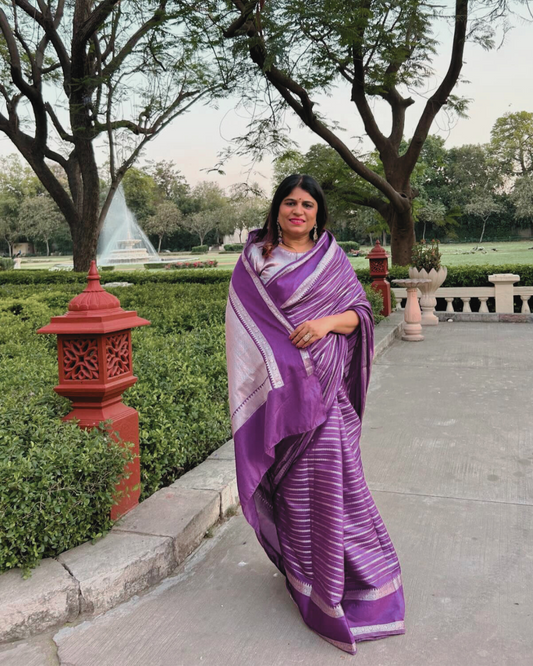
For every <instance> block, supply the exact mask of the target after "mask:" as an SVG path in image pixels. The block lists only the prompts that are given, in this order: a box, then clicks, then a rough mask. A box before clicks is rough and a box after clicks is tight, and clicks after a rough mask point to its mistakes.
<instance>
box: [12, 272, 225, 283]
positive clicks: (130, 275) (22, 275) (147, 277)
mask: <svg viewBox="0 0 533 666" xmlns="http://www.w3.org/2000/svg"><path fill="white" fill-rule="evenodd" d="M100 276H101V277H100V282H101V283H102V284H106V283H107V282H130V283H132V284H147V283H150V284H152V283H154V282H161V283H170V284H172V283H174V284H177V283H184V282H193V283H196V284H224V283H228V282H229V280H230V278H231V270H220V269H217V270H216V271H215V270H212V269H209V268H205V269H198V268H191V269H184V270H181V271H116V270H115V271H113V274H112V275H111V274H110V275H106V274H105V273H101V274H100ZM83 283H87V274H86V273H74V271H45V270H17V271H3V272H1V273H0V285H3V284H5V285H7V284H20V285H23V284H28V285H31V284H78V285H79V284H83Z"/></svg>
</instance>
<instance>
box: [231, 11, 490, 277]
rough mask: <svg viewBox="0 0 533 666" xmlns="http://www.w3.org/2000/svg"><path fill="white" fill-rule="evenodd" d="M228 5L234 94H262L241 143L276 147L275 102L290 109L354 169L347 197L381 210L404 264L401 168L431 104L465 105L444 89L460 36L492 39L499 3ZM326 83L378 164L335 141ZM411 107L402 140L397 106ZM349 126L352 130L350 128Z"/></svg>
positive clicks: (406, 191) (459, 57)
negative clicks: (440, 35) (444, 35)
mask: <svg viewBox="0 0 533 666" xmlns="http://www.w3.org/2000/svg"><path fill="white" fill-rule="evenodd" d="M231 4H232V5H233V7H234V9H235V14H234V16H233V20H232V21H231V22H228V23H227V24H226V29H225V32H224V34H225V37H226V38H227V39H229V40H232V42H233V44H234V49H235V53H236V55H237V56H240V57H241V58H242V59H243V64H242V67H243V71H244V72H245V74H246V76H244V81H243V84H242V94H243V95H244V96H245V97H246V98H247V99H248V100H250V102H253V103H254V104H255V105H257V104H260V103H261V102H262V101H264V100H265V99H267V100H268V102H269V104H267V105H266V108H265V110H264V112H263V113H262V114H261V113H259V112H257V111H256V112H255V115H254V117H253V118H252V120H251V123H250V125H249V127H248V128H247V132H246V134H245V135H244V136H243V137H242V138H241V149H242V150H251V151H256V152H257V151H260V150H261V149H264V148H265V146H266V145H268V146H271V147H272V146H274V147H282V148H283V147H285V146H284V139H285V138H286V137H284V134H283V131H282V129H283V126H282V125H283V118H284V111H285V109H287V108H289V109H291V110H292V111H293V112H294V113H296V115H297V116H298V117H299V118H300V119H301V121H302V122H303V123H304V124H305V125H306V126H307V127H308V128H309V129H311V130H312V131H313V132H314V133H315V134H317V135H318V136H319V137H320V138H321V139H322V140H323V141H324V142H325V143H327V144H329V145H330V146H331V147H332V148H333V149H334V150H335V151H336V152H337V153H338V154H339V155H340V157H341V158H342V160H344V162H345V163H346V164H347V165H348V166H349V168H350V169H351V170H352V171H353V172H354V173H355V174H356V176H357V177H358V182H359V183H361V186H360V187H354V193H356V194H357V199H358V201H357V203H358V204H360V205H364V206H369V207H372V208H374V209H375V210H376V211H378V212H379V213H380V215H382V216H383V217H384V218H385V219H386V221H387V222H388V225H389V228H390V231H391V234H392V256H393V261H394V262H395V263H399V264H406V263H408V261H409V259H410V255H411V247H412V244H413V242H414V238H415V237H414V222H415V218H414V215H413V202H414V200H415V198H416V196H417V195H418V192H417V191H416V189H415V188H413V186H412V183H411V176H412V174H413V172H414V170H415V167H416V163H417V161H418V158H419V156H420V154H421V151H422V148H423V146H424V143H425V141H426V139H427V137H428V135H429V132H430V129H431V126H432V123H433V121H434V119H435V117H436V115H437V114H438V113H439V111H440V110H441V109H443V108H446V109H447V110H448V111H449V112H452V113H453V112H454V113H458V114H463V113H464V112H465V107H466V101H465V100H464V99H461V98H459V97H458V96H457V95H456V94H454V92H453V91H454V89H455V86H456V84H457V82H458V81H459V77H460V75H461V70H462V67H463V61H464V49H465V44H466V42H467V40H471V41H477V42H478V43H479V44H481V45H482V46H483V47H486V48H490V47H491V46H492V45H493V37H494V27H495V25H496V20H495V19H496V18H497V17H498V16H499V15H501V11H502V10H501V5H500V4H499V3H497V2H494V3H492V4H491V2H490V1H489V2H481V1H479V2H475V1H474V2H468V0H455V2H454V3H453V8H452V7H450V6H449V5H437V4H433V3H429V4H428V3H426V2H422V1H420V0H394V1H391V0H356V1H354V2H349V3H347V2H345V1H344V0H317V1H316V2H307V0H276V1H273V0H266V1H265V2H263V1H260V0H258V1H256V2H253V1H252V2H243V1H242V0H232V2H231ZM489 19H490V20H489ZM445 23H448V24H449V25H451V27H452V31H453V37H452V42H451V46H450V48H449V52H448V56H447V58H448V65H447V69H446V72H445V74H444V76H443V77H442V79H441V81H440V83H439V85H438V86H437V87H436V89H435V90H434V92H433V93H432V94H431V95H429V97H427V98H425V99H424V90H425V88H426V87H428V80H429V78H430V77H432V76H433V75H434V72H433V69H432V61H433V59H434V57H435V55H436V54H437V53H439V54H441V53H442V52H443V51H442V50H443V47H442V45H440V44H439V43H438V40H437V37H436V34H437V28H438V27H439V26H443V25H444V24H445ZM261 82H262V84H263V85H261ZM334 88H335V89H336V90H339V89H340V90H342V91H344V92H345V94H346V95H347V98H348V99H350V101H351V102H353V104H354V111H355V113H356V115H357V117H358V119H359V120H360V121H362V124H363V127H364V130H365V132H366V135H367V136H368V137H369V139H370V140H371V141H372V143H373V144H374V146H375V148H376V151H377V153H378V155H379V158H380V162H381V165H382V167H383V172H382V173H380V172H379V171H378V170H376V169H375V168H374V166H373V164H372V157H370V160H369V159H368V157H369V156H368V155H362V154H360V152H359V151H358V150H357V146H355V147H352V146H350V145H348V143H346V142H345V140H344V139H343V138H342V133H341V131H340V128H339V127H338V124H337V122H336V119H335V118H326V117H324V116H323V115H322V114H321V112H320V107H319V105H318V104H317V101H318V97H319V95H320V94H323V93H324V92H325V93H328V92H331V91H332V90H333V89H334ZM420 99H422V104H421V105H420ZM375 100H378V101H379V102H380V103H384V104H385V105H386V106H387V107H388V109H389V111H390V126H389V127H380V125H379V123H378V118H377V115H376V113H375V107H374V101H375ZM417 100H418V101H419V103H418V104H416V102H417ZM420 106H421V109H420V112H419V114H418V120H417V122H416V126H415V130H414V133H413V136H412V138H411V140H410V141H409V143H408V144H407V146H406V147H405V149H404V147H403V146H402V140H403V138H404V131H405V122H406V115H407V113H408V112H410V110H412V109H416V108H417V107H420ZM254 108H255V107H254ZM349 130H350V131H351V132H352V134H353V133H354V132H353V128H352V127H350V128H349ZM365 185H366V187H365ZM368 186H370V187H368Z"/></svg>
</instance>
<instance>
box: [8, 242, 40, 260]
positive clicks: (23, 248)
mask: <svg viewBox="0 0 533 666" xmlns="http://www.w3.org/2000/svg"><path fill="white" fill-rule="evenodd" d="M19 252H20V254H21V255H22V256H23V257H25V256H26V255H28V254H35V247H34V245H33V243H13V254H18V253H19Z"/></svg>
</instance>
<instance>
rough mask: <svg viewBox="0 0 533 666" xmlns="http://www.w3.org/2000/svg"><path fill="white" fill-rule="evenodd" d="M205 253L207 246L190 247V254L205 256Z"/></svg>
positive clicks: (207, 249) (207, 250)
mask: <svg viewBox="0 0 533 666" xmlns="http://www.w3.org/2000/svg"><path fill="white" fill-rule="evenodd" d="M206 252H209V246H208V245H195V246H194V247H191V253H192V254H195V253H196V254H205V253H206Z"/></svg>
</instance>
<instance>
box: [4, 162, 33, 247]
mask: <svg viewBox="0 0 533 666" xmlns="http://www.w3.org/2000/svg"><path fill="white" fill-rule="evenodd" d="M35 193H36V178H35V177H34V176H32V173H31V171H30V170H29V169H28V168H25V167H23V166H22V165H21V163H20V160H19V158H18V156H17V155H14V154H12V155H9V156H7V157H0V237H1V238H3V239H4V241H5V243H6V244H7V247H8V252H9V256H12V255H13V243H14V242H15V241H16V240H17V239H18V238H20V236H21V235H22V233H21V229H20V223H19V212H20V207H21V206H22V203H23V201H24V198H25V197H26V196H30V195H32V194H35Z"/></svg>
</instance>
